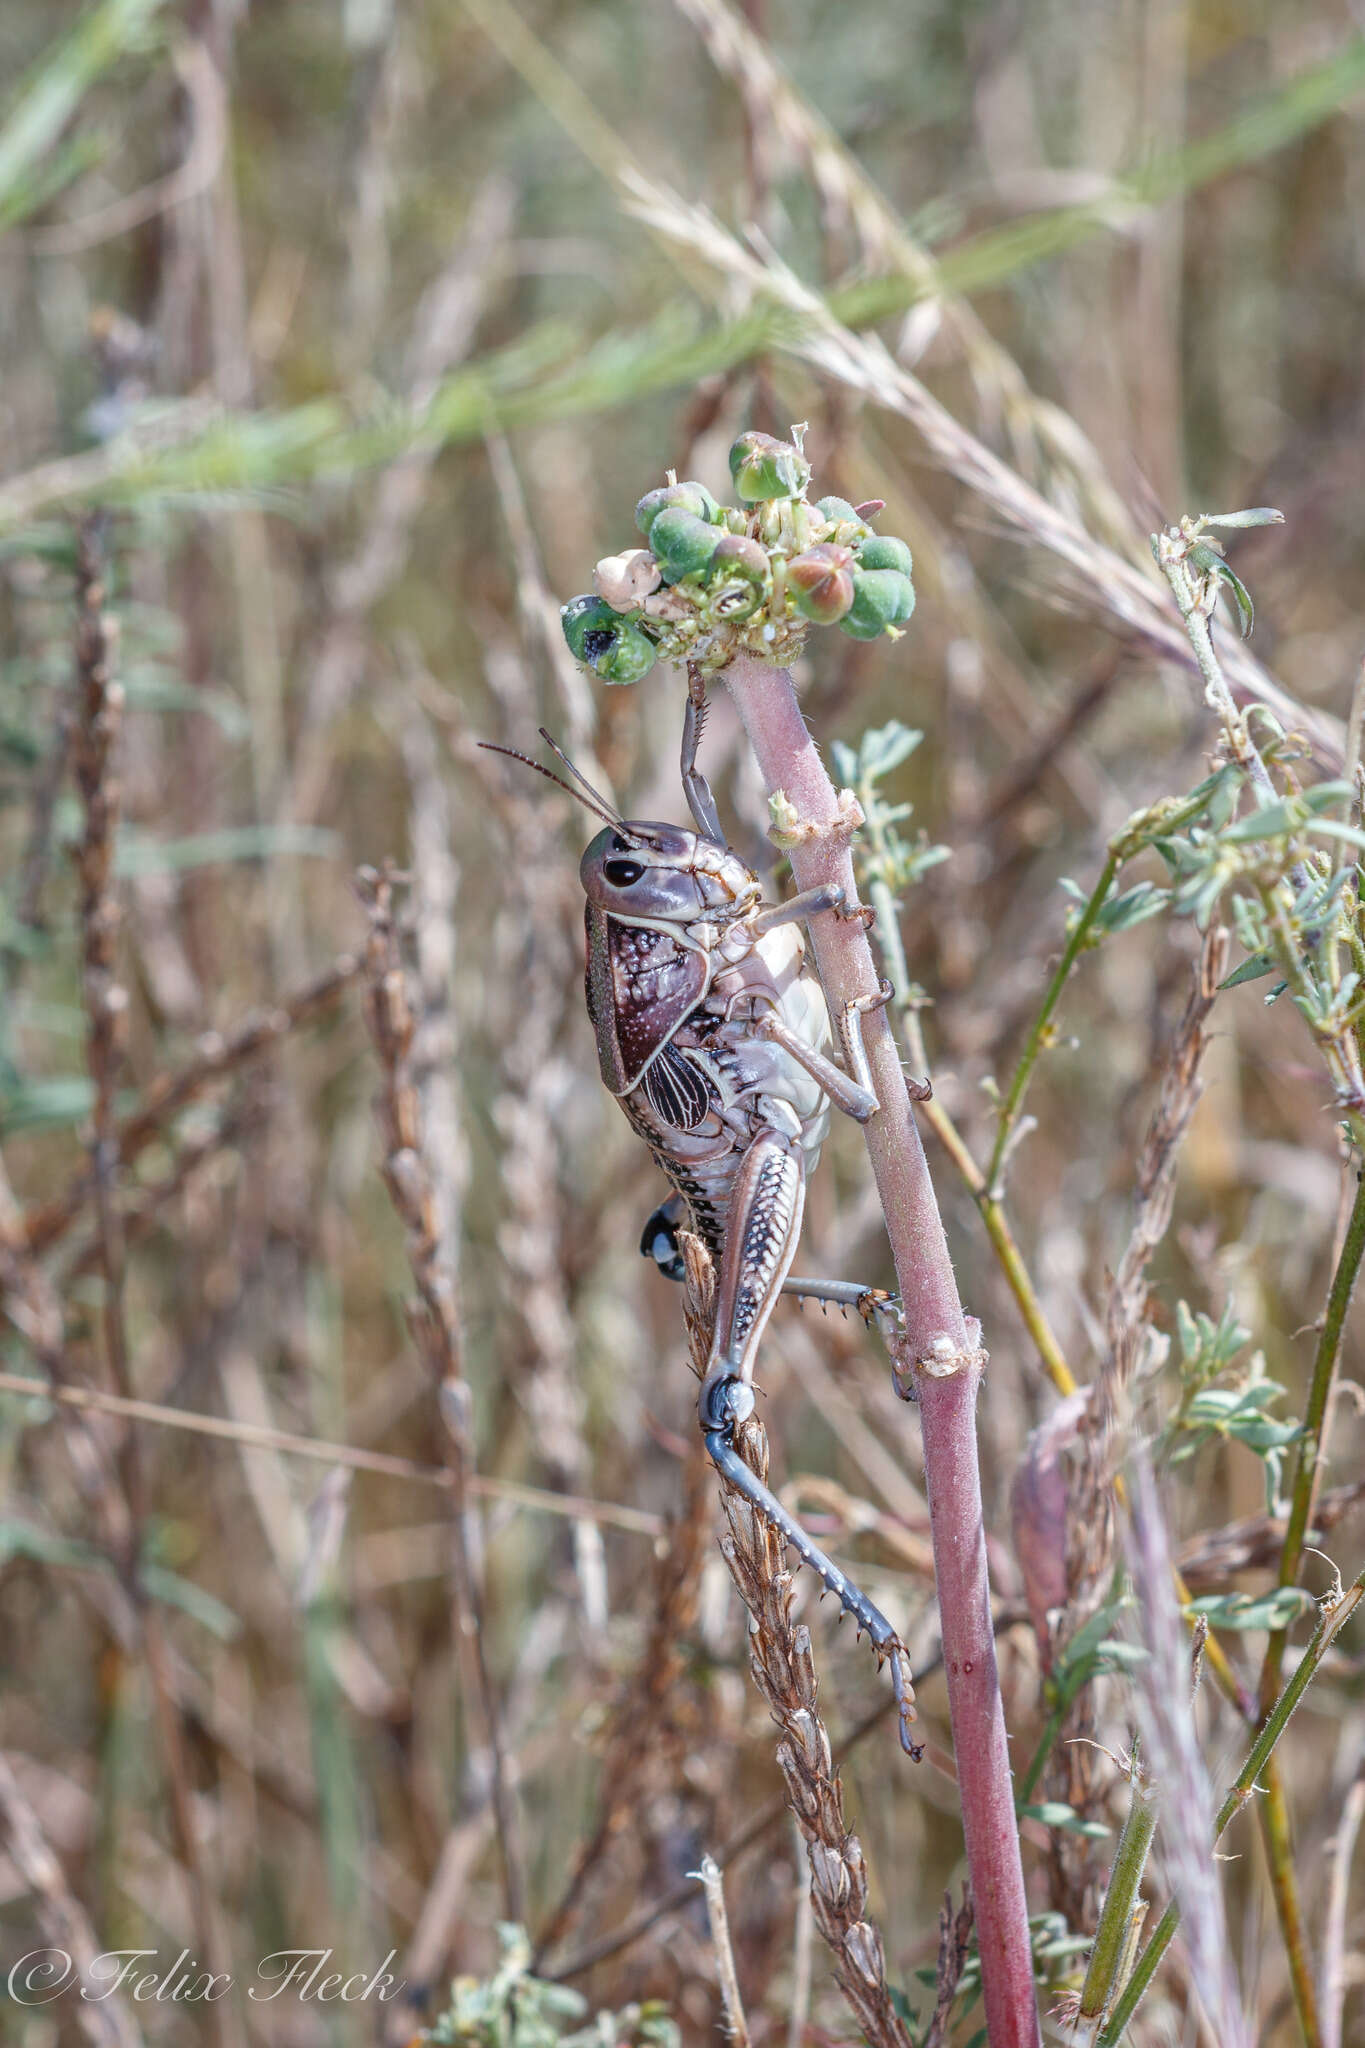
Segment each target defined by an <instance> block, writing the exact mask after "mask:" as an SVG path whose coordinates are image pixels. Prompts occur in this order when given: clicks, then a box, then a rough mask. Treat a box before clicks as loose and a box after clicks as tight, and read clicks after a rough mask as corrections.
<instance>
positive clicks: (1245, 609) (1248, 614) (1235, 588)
mask: <svg viewBox="0 0 1365 2048" xmlns="http://www.w3.org/2000/svg"><path fill="white" fill-rule="evenodd" d="M1218 574H1219V575H1220V576H1221V577H1222V579H1223V581H1224V583H1226V584H1227V586H1228V588H1229V589H1230V590H1231V592H1232V594H1233V596H1234V598H1235V599H1236V600H1237V611H1238V615H1239V617H1240V619H1241V622H1242V638H1243V639H1244V640H1249V639H1250V638H1251V629H1252V627H1253V626H1254V625H1255V624H1256V607H1255V605H1254V604H1253V603H1252V602H1251V592H1250V591H1249V590H1248V589H1247V587H1246V585H1245V583H1243V581H1242V579H1241V577H1240V576H1239V575H1238V574H1237V571H1236V570H1235V569H1230V568H1229V567H1228V565H1227V563H1226V562H1220V563H1219V564H1218Z"/></svg>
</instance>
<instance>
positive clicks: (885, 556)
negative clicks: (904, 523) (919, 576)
mask: <svg viewBox="0 0 1365 2048" xmlns="http://www.w3.org/2000/svg"><path fill="white" fill-rule="evenodd" d="M913 566H914V563H913V561H912V559H911V555H910V550H909V548H908V547H907V546H906V545H905V542H904V541H903V540H897V539H896V536H895V534H894V533H870V534H869V535H868V537H867V539H866V540H865V541H864V542H863V544H862V546H861V547H860V548H859V550H858V567H859V568H860V569H899V570H900V573H901V575H902V576H908V575H909V574H910V571H911V569H912V568H913Z"/></svg>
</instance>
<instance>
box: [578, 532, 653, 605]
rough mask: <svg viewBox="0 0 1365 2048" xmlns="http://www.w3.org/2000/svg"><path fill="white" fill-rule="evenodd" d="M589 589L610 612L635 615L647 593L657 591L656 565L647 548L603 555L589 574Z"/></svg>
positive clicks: (629, 549)
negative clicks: (603, 599)
mask: <svg viewBox="0 0 1365 2048" xmlns="http://www.w3.org/2000/svg"><path fill="white" fill-rule="evenodd" d="M592 582H593V588H594V590H595V591H596V592H597V594H598V596H599V597H603V598H605V599H606V601H607V603H608V604H609V605H610V606H611V608H612V610H613V611H614V612H633V611H638V610H639V607H640V605H641V603H642V601H643V600H644V599H645V598H647V597H648V596H649V593H650V592H651V590H657V589H658V587H659V565H658V563H657V562H656V561H655V559H654V557H653V555H651V553H650V552H649V549H648V548H627V549H626V551H625V553H624V554H620V555H604V556H603V558H602V560H601V561H600V562H599V563H598V564H597V567H596V568H595V569H594V570H593V572H592Z"/></svg>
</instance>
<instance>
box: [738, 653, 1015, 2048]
mask: <svg viewBox="0 0 1365 2048" xmlns="http://www.w3.org/2000/svg"><path fill="white" fill-rule="evenodd" d="M725 681H726V683H727V684H728V686H729V689H730V693H731V695H732V697H733V698H734V701H735V704H736V706H737V707H738V710H739V713H740V716H741V718H742V719H743V721H744V726H745V730H746V731H747V733H748V735H749V739H750V742H751V744H752V745H753V747H754V751H755V753H756V754H757V757H758V763H759V767H760V770H761V772H762V774H763V779H764V782H765V784H766V786H767V788H768V790H769V792H770V793H773V792H776V791H781V792H783V793H784V795H785V797H786V799H787V804H788V806H789V807H790V810H791V813H792V814H793V816H794V818H795V821H796V822H795V825H794V828H793V830H792V831H791V832H790V833H784V843H786V844H787V845H788V846H789V851H790V858H791V865H792V873H793V875H794V877H795V880H796V883H797V886H798V888H801V889H809V888H814V887H817V886H819V885H821V884H828V883H839V884H840V885H841V886H842V887H843V888H844V890H845V892H846V898H847V901H848V902H849V903H850V904H852V903H854V902H856V900H857V886H856V882H855V878H854V873H853V862H852V858H851V855H850V850H849V842H850V837H851V832H852V828H853V826H854V824H855V823H856V815H857V813H856V807H854V809H853V811H852V812H851V811H850V807H849V804H841V801H840V799H839V798H838V797H837V796H836V795H835V792H834V789H833V786H832V785H831V783H830V780H829V777H828V775H827V774H826V773H825V769H824V765H823V763H822V762H821V760H820V757H819V755H818V753H817V752H816V750H815V746H814V744H813V742H812V740H811V737H810V734H809V732H808V731H807V730H806V725H805V721H804V719H803V718H802V716H801V712H800V708H799V706H798V704H797V701H796V695H795V692H794V691H793V689H792V683H791V677H790V676H789V675H788V674H787V672H786V671H785V670H782V669H777V668H772V667H769V666H767V665H766V664H764V663H762V662H759V661H755V660H752V659H751V658H749V657H747V656H740V657H738V658H737V659H736V660H735V661H733V662H732V663H731V664H730V666H729V667H728V668H727V669H726V671H725ZM850 801H851V800H850ZM812 940H813V944H814V950H815V957H816V962H817V965H818V967H819V970H820V978H821V981H822V982H823V984H824V989H825V994H826V997H827V999H828V1001H829V1003H830V1005H831V1008H832V1009H836V1010H837V1009H839V1008H841V1007H842V1005H843V1004H844V1003H846V1002H849V1001H852V1000H855V999H857V998H860V997H866V996H871V995H874V994H875V992H876V988H877V974H876V969H875V968H874V966H873V962H872V953H871V949H870V947H869V945H868V940H867V935H866V933H865V932H864V931H863V930H862V928H861V926H860V925H859V924H858V922H857V921H856V920H842V919H837V918H834V917H822V918H817V919H815V921H814V928H813V930H812ZM867 1025H868V1028H867V1031H866V1045H867V1053H868V1060H869V1064H870V1067H871V1070H872V1077H873V1085H874V1087H875V1089H876V1091H877V1096H878V1100H879V1102H880V1105H881V1107H880V1110H879V1112H878V1114H877V1115H876V1116H874V1117H873V1118H872V1119H871V1121H870V1122H869V1123H868V1124H867V1125H866V1127H865V1138H866V1142H867V1149H868V1155H869V1158H870V1160H871V1162H872V1169H873V1173H874V1175H875V1177H876V1180H877V1187H878V1192H879V1193H880V1195H881V1199H882V1206H883V1211H884V1214H885V1217H886V1225H887V1233H888V1236H889V1238H890V1241H891V1250H892V1254H893V1257H894V1260H895V1265H896V1276H897V1281H898V1283H899V1287H900V1291H901V1302H902V1314H903V1316H904V1327H903V1330H902V1331H901V1332H900V1334H899V1335H898V1336H897V1337H895V1338H893V1339H892V1344H891V1349H892V1357H893V1363H894V1369H895V1373H896V1380H897V1386H898V1389H899V1390H900V1391H901V1392H902V1393H903V1394H905V1395H911V1394H912V1393H913V1394H915V1395H917V1396H918V1400H919V1407H920V1418H921V1426H922V1431H923V1440H924V1461H925V1471H926V1476H927V1480H928V1494H929V1503H930V1525H931V1535H932V1538H933V1546H934V1562H935V1567H936V1571H937V1575H938V1591H939V1607H940V1612H941V1615H942V1626H943V1647H944V1660H945V1664H946V1667H947V1673H948V1701H949V1709H950V1713H951V1716H952V1725H953V1738H954V1748H955V1753H956V1756H957V1762H958V1774H959V1782H960V1788H961V1799H962V1816H963V1832H964V1835H965V1838H966V1848H967V1863H968V1870H969V1872H970V1875H971V1881H972V1892H973V1896H974V1898H975V1901H976V1915H977V1927H978V1930H979V1934H980V1945H981V1957H982V1980H983V1989H984V1994H985V2005H986V2020H987V2026H988V2028H989V2030H990V2037H991V2042H992V2048H1015V2044H1019V2048H1032V2044H1035V2043H1037V2042H1038V2040H1039V2038H1040V2036H1039V2031H1038V2017H1037V2003H1036V1998H1035V1993H1034V1985H1033V1963H1032V1953H1031V1948H1030V1942H1029V1930H1028V1909H1027V1903H1026V1900H1025V1895H1024V1877H1023V1866H1022V1863H1021V1860H1020V1854H1019V1836H1018V1828H1017V1824H1016V1821H1015V1816H1014V1795H1013V1787H1012V1785H1011V1782H1010V1763H1009V1751H1008V1747H1007V1744H1006V1738H1005V1719H1004V1711H1003V1707H1002V1704H1001V1699H1000V1683H999V1676H998V1673H997V1669H996V1661H995V1641H994V1636H993V1634H992V1630H991V1619H990V1590H989V1585H988V1581H987V1573H986V1547H985V1540H984V1525H983V1515H982V1506H981V1482H980V1474H979V1470H978V1465H977V1447H976V1429H975V1408H976V1397H977V1392H978V1389H979V1387H980V1383H981V1376H982V1373H983V1371H984V1366H985V1357H984V1354H983V1352H982V1351H981V1348H980V1341H979V1331H978V1330H977V1328H976V1326H975V1325H973V1326H972V1327H971V1329H970V1330H969V1328H968V1324H967V1320H966V1318H965V1316H964V1314H963V1310H962V1304H961V1301H960V1299H959V1297H958V1292H957V1283H956V1280H955V1278H954V1275H953V1268H952V1261H951V1259H950V1258H949V1255H948V1246H947V1241H946V1239H945V1237H944V1234H943V1224H942V1220H941V1219H940V1216H939V1212H938V1204H937V1201H936V1199H935V1196H934V1189H933V1183H932V1181H931V1180H930V1178H929V1170H928V1165H927V1163H926V1161H925V1157H924V1148H923V1146H922V1144H921V1142H920V1135H919V1130H918V1128H917V1126H916V1123H915V1119H914V1115H913V1112H912V1110H911V1107H910V1100H909V1095H908V1092H907V1090H906V1086H905V1077H904V1075H903V1074H902V1072H901V1065H900V1055H899V1052H898V1049H897V1045H896V1039H895V1036H894V1033H893V1032H892V1030H891V1026H890V1023H889V1020H888V1019H887V1017H886V1015H885V1013H884V1012H880V1013H878V1012H874V1013H873V1014H872V1015H870V1016H869V1017H868V1019H867Z"/></svg>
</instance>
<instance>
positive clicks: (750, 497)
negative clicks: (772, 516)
mask: <svg viewBox="0 0 1365 2048" xmlns="http://www.w3.org/2000/svg"><path fill="white" fill-rule="evenodd" d="M730 474H731V476H732V477H733V478H734V480H735V489H736V490H737V491H738V493H739V495H740V497H741V498H743V500H744V502H745V504H746V505H753V504H758V503H760V502H761V501H762V500H764V499H767V498H797V497H800V495H801V493H802V491H804V490H805V488H806V485H807V484H808V483H809V482H810V464H809V463H808V462H807V460H806V458H805V456H804V455H803V454H802V453H801V451H800V449H799V448H793V446H792V444H791V442H790V441H775V440H774V439H773V437H772V435H771V434H758V433H754V432H750V433H747V434H741V435H740V437H739V439H738V440H737V441H736V443H735V445H734V447H733V448H732V449H731V450H730Z"/></svg>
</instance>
